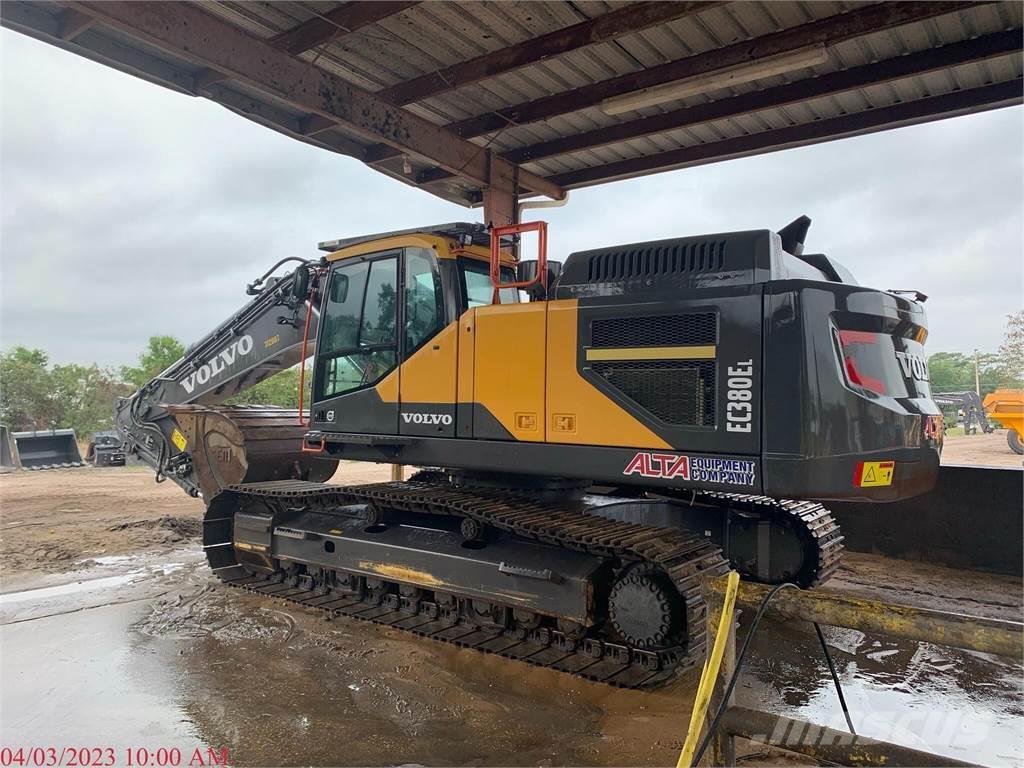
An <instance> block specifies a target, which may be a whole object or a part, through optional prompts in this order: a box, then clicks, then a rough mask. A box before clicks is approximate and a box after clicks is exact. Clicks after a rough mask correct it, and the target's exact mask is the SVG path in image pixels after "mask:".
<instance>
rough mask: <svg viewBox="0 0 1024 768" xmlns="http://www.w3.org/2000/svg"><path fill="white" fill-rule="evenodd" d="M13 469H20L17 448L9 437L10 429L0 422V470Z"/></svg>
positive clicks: (10, 470)
mask: <svg viewBox="0 0 1024 768" xmlns="http://www.w3.org/2000/svg"><path fill="white" fill-rule="evenodd" d="M15 469H21V458H20V457H19V456H18V448H17V446H15V445H14V440H13V439H12V438H11V430H9V429H8V428H7V427H6V426H5V425H3V424H0V472H12V471H14V470H15Z"/></svg>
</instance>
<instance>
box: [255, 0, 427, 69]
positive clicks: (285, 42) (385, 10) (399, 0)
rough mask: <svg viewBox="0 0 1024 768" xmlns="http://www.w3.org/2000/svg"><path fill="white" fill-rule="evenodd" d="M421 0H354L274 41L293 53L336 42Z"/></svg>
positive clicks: (276, 46)
mask: <svg viewBox="0 0 1024 768" xmlns="http://www.w3.org/2000/svg"><path fill="white" fill-rule="evenodd" d="M419 2H420V0H354V1H353V2H349V3H345V4H344V5H342V6H339V7H338V8H335V9H333V10H330V11H328V12H327V13H324V14H321V15H320V16H315V17H313V18H312V19H310V20H309V21H306V22H304V23H302V24H299V25H298V26H297V27H294V28H292V29H289V30H287V31H285V32H282V33H281V34H279V35H275V36H274V37H272V38H271V39H270V44H271V45H273V46H274V47H275V48H277V49H278V50H281V51H286V52H287V53H290V54H291V55H292V56H298V55H299V54H300V53H303V52H304V51H308V50H310V49H311V48H316V47H317V46H318V45H322V44H323V43H329V42H335V41H336V40H339V39H340V38H342V37H344V36H345V35H347V34H350V33H352V32H355V31H356V30H358V29H362V28H363V27H368V26H369V25H371V24H376V23H377V22H378V21H381V20H382V19H386V18H387V17H388V16H394V15H395V14H396V13H401V12H402V11H405V10H408V9H409V8H412V7H413V6H416V5H419Z"/></svg>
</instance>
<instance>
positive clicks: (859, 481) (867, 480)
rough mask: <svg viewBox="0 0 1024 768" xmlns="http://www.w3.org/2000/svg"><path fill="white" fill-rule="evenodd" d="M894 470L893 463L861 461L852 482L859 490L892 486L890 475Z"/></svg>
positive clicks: (894, 465) (894, 463)
mask: <svg viewBox="0 0 1024 768" xmlns="http://www.w3.org/2000/svg"><path fill="white" fill-rule="evenodd" d="M895 470H896V462H895V461H862V462H860V463H859V464H857V472H856V473H855V474H854V478H853V482H854V484H855V485H856V486H857V487H859V488H875V487H878V486H881V485H892V475H893V472H894V471H895Z"/></svg>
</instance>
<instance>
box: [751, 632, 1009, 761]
mask: <svg viewBox="0 0 1024 768" xmlns="http://www.w3.org/2000/svg"><path fill="white" fill-rule="evenodd" d="M822 630H823V632H824V634H825V637H826V642H827V643H828V645H829V650H830V652H831V654H832V658H833V660H834V662H835V665H836V668H837V671H838V673H839V677H840V682H841V684H842V686H843V693H844V694H845V697H846V701H847V704H848V706H849V709H850V714H851V719H852V720H853V725H854V727H855V728H856V730H857V733H859V734H863V735H865V736H872V737H875V738H879V739H884V740H886V741H891V742H894V743H897V744H903V745H906V746H910V747H913V748H915V749H920V750H924V751H928V752H935V753H938V754H941V755H946V756H949V757H953V758H956V759H959V760H964V761H967V762H975V763H980V764H982V765H990V766H1019V765H1021V764H1022V763H1024V667H1022V666H1021V664H1020V663H1019V662H1016V663H1015V662H1014V661H1013V660H1010V659H1005V658H1001V657H998V656H991V655H987V654H981V653H975V652H972V651H964V650H959V649H955V648H946V647H944V646H939V645H932V644H929V643H914V642H911V641H907V640H902V639H893V638H887V637H882V636H875V635H867V634H865V633H863V632H859V631H857V630H852V629H844V628H841V627H822ZM745 632H746V628H745V627H744V628H743V629H742V630H741V633H742V634H745ZM750 653H751V657H750V660H749V662H748V665H747V666H746V667H745V669H746V674H745V675H744V677H743V678H741V682H740V685H739V688H740V689H742V692H741V693H740V695H739V699H740V703H741V704H746V705H747V706H758V707H761V708H764V709H768V710H770V711H773V712H778V713H779V714H784V715H788V716H790V717H797V718H800V719H804V720H808V721H810V722H813V723H818V724H822V725H828V726H831V727H832V728H835V729H836V730H839V731H844V732H845V731H846V730H847V725H846V719H845V717H844V716H843V713H842V709H841V707H840V704H839V700H838V697H837V694H836V690H835V687H834V685H833V683H832V680H831V677H830V675H829V671H828V667H827V666H826V662H825V659H824V656H823V654H822V651H821V647H820V645H819V644H818V640H817V638H816V637H815V635H814V632H813V629H812V628H811V625H810V624H806V625H801V624H800V623H796V622H786V623H784V622H781V621H771V622H769V623H768V624H767V625H766V626H764V627H763V628H762V629H761V630H759V633H758V636H757V637H755V639H754V640H753V641H752V644H751V648H750Z"/></svg>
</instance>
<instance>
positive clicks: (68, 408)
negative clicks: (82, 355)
mask: <svg viewBox="0 0 1024 768" xmlns="http://www.w3.org/2000/svg"><path fill="white" fill-rule="evenodd" d="M130 390H131V388H130V387H127V386H125V385H124V384H121V383H120V382H118V380H117V378H116V376H115V375H114V374H113V372H112V371H109V370H106V369H103V368H100V367H99V366H97V365H89V366H86V365H75V364H71V365H56V366H52V367H51V366H50V365H49V358H48V357H47V355H46V353H45V352H43V351H42V350H39V349H26V348H24V347H15V348H14V349H12V350H11V351H9V352H6V353H4V354H2V355H0V422H3V423H4V424H7V425H8V426H10V427H11V428H12V429H15V430H23V429H49V428H50V427H51V426H56V427H60V428H62V429H65V428H71V429H74V430H75V432H76V433H77V434H78V435H79V437H86V436H88V435H90V434H92V433H93V432H97V431H99V430H102V429H110V428H111V427H112V426H113V411H114V403H115V401H116V400H117V398H118V397H121V396H124V395H126V394H128V393H129V392H130Z"/></svg>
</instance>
